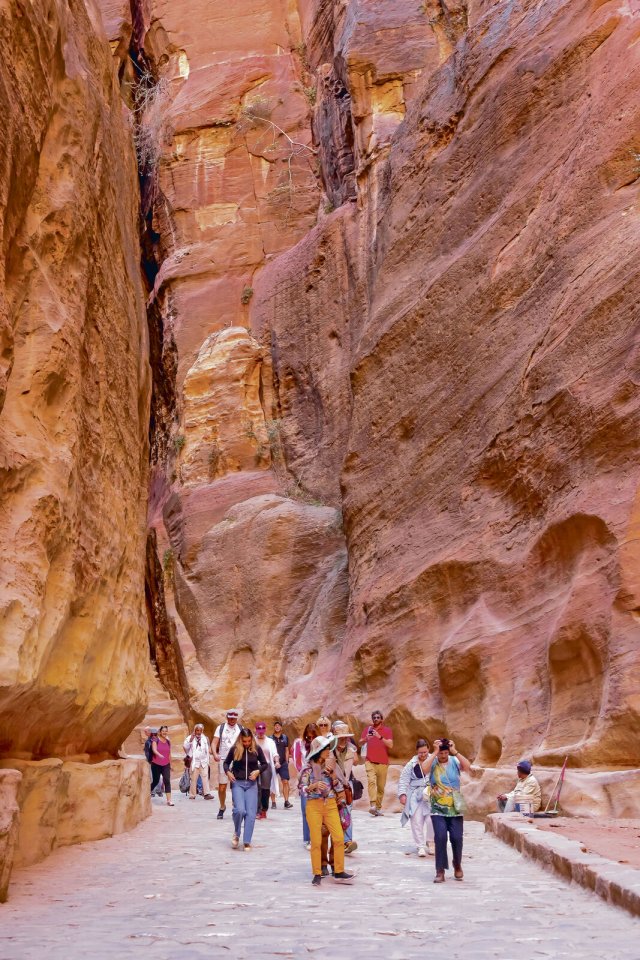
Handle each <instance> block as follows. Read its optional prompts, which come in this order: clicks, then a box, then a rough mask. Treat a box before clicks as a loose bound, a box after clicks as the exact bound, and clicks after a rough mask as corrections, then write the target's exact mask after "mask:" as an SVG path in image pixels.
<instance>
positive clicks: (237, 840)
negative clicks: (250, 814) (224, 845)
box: [231, 833, 240, 850]
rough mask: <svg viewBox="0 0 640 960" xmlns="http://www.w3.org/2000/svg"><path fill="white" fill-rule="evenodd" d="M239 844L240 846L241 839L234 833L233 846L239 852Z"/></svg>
mask: <svg viewBox="0 0 640 960" xmlns="http://www.w3.org/2000/svg"><path fill="white" fill-rule="evenodd" d="M239 844H240V837H236V835H235V833H234V835H233V838H232V840H231V846H232V847H233V849H234V850H237V849H238V846H239Z"/></svg>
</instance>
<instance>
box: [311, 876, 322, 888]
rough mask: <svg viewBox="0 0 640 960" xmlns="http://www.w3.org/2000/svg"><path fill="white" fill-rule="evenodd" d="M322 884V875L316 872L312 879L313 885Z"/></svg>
mask: <svg viewBox="0 0 640 960" xmlns="http://www.w3.org/2000/svg"><path fill="white" fill-rule="evenodd" d="M321 884H322V877H321V876H320V874H316V876H315V877H314V878H313V880H312V881H311V886H312V887H319V886H320V885H321Z"/></svg>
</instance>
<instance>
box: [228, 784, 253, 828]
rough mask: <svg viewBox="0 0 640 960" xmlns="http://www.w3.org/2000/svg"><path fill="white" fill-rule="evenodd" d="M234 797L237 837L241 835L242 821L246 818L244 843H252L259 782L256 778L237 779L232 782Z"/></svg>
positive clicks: (234, 825) (234, 824) (234, 818)
mask: <svg viewBox="0 0 640 960" xmlns="http://www.w3.org/2000/svg"><path fill="white" fill-rule="evenodd" d="M231 796H232V798H233V830H234V833H235V835H236V837H239V836H240V829H241V827H242V821H243V820H244V832H243V836H242V842H243V843H251V838H252V836H253V828H254V826H255V823H256V814H257V812H258V784H257V783H256V781H255V780H236V781H235V783H232V784H231Z"/></svg>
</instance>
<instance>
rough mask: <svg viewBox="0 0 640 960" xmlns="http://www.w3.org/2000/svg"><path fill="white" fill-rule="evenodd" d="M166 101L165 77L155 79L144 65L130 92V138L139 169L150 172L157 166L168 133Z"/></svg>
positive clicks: (166, 83) (167, 83) (167, 84)
mask: <svg viewBox="0 0 640 960" xmlns="http://www.w3.org/2000/svg"><path fill="white" fill-rule="evenodd" d="M168 102H169V81H168V80H167V78H166V77H160V78H159V79H156V77H154V76H153V74H152V73H151V72H150V71H149V70H147V69H144V70H142V71H141V72H139V73H138V76H137V82H136V87H135V90H134V95H133V112H134V128H133V142H134V144H135V148H136V156H137V158H138V166H139V167H140V170H141V172H142V173H145V174H149V173H151V172H152V171H153V170H154V169H155V168H156V166H157V164H158V161H159V160H160V155H161V153H162V145H163V143H164V142H165V141H166V140H167V139H168V137H169V130H168V125H167V105H168Z"/></svg>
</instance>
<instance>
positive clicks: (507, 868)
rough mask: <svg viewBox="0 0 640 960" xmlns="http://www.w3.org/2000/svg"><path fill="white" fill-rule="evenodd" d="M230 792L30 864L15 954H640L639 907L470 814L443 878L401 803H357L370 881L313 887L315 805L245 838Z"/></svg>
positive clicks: (531, 957) (278, 814)
mask: <svg viewBox="0 0 640 960" xmlns="http://www.w3.org/2000/svg"><path fill="white" fill-rule="evenodd" d="M216 812H217V803H215V802H208V803H207V802H204V801H203V800H197V801H187V800H185V799H183V798H182V797H180V796H178V797H176V806H175V807H173V808H169V807H167V806H165V805H164V804H163V803H162V801H160V800H154V811H153V816H152V817H151V819H149V820H147V821H146V822H144V823H142V824H140V825H139V826H138V827H137V828H136V829H135V830H134V831H132V832H131V833H128V834H122V835H120V836H118V837H113V838H111V839H109V840H102V841H100V842H98V843H87V844H81V845H78V846H74V847H67V848H65V849H62V850H59V851H57V852H56V853H54V854H53V856H51V857H50V858H49V859H48V860H46V861H44V862H43V863H41V864H38V865H36V866H34V867H31V868H28V869H24V870H20V871H17V872H16V873H15V875H14V882H13V885H12V888H11V893H10V899H9V901H8V903H6V904H5V905H4V906H1V907H0V958H1V960H62V958H64V960H70V958H71V960H75V958H82V960H84V958H87V960H102V958H105V960H106V958H109V960H112V958H113V957H117V958H119V960H121V958H124V960H128V958H132V960H137V958H140V960H143V958H144V960H165V958H166V960H170V958H171V960H198V958H200V957H203V958H204V957H206V958H207V960H212V958H213V960H217V958H219V957H233V958H234V960H245V958H246V960H266V958H269V960H270V958H275V957H278V958H279V957H293V958H298V957H300V958H305V957H317V958H327V960H378V958H379V960H418V958H420V960H424V958H425V957H431V956H433V957H438V958H440V957H442V958H444V960H463V958H464V960H496V958H498V960H541V958H550V960H565V958H567V960H569V958H570V960H576V958H580V960H602V957H605V956H606V957H613V958H615V960H638V957H640V949H639V947H638V942H639V938H638V931H639V929H640V927H639V925H638V923H637V921H636V920H634V919H633V918H632V917H631V916H628V915H627V914H626V913H625V912H624V911H621V910H617V909H615V908H614V907H611V906H609V905H607V904H605V903H603V902H602V901H601V900H599V899H598V898H597V897H595V896H593V895H591V894H589V893H587V892H586V891H584V890H582V889H581V888H578V887H575V886H570V885H568V884H566V883H565V882H564V881H562V880H560V879H559V878H556V877H555V876H553V875H551V874H549V873H546V872H544V871H543V870H541V869H540V868H539V867H537V866H536V865H535V864H534V863H532V862H530V861H528V860H524V859H522V858H521V857H520V855H519V854H518V853H516V852H515V851H514V850H513V849H512V848H511V847H509V846H506V845H504V844H502V843H501V842H500V841H498V840H496V839H494V838H493V837H491V836H489V835H487V834H485V833H484V830H483V826H482V824H480V823H467V824H466V828H465V857H464V867H465V881H464V882H463V883H456V882H454V881H453V879H452V878H451V874H449V875H448V880H447V882H446V883H445V884H442V885H440V886H434V885H433V883H432V879H433V873H434V866H433V859H432V858H428V859H419V858H418V857H417V856H416V851H415V848H414V847H413V846H412V844H411V838H410V834H409V830H408V828H406V829H404V830H402V829H401V828H400V825H399V819H398V817H397V816H385V817H384V818H379V819H373V818H371V817H369V816H368V814H367V813H362V812H360V811H358V812H357V813H356V815H355V818H354V826H355V836H356V839H357V840H358V842H359V844H360V849H359V850H358V852H357V853H356V854H354V856H352V857H350V858H348V860H347V863H348V864H349V867H351V868H357V870H358V877H357V882H356V884H354V885H353V886H349V887H345V886H339V885H338V884H335V883H334V882H333V881H332V880H330V879H326V880H323V883H322V887H321V888H320V889H319V890H316V889H314V888H312V887H311V884H310V879H311V871H310V862H309V854H308V853H307V851H306V850H305V849H304V847H303V845H302V836H301V822H300V811H299V808H298V804H297V801H296V806H295V808H294V809H293V810H283V809H282V808H281V809H279V810H277V811H270V813H269V818H268V819H267V820H266V821H265V822H262V823H258V824H257V825H256V833H255V835H254V843H255V846H254V849H253V850H252V851H251V852H250V853H249V852H247V853H244V852H242V851H234V850H232V849H231V846H230V840H231V832H232V830H231V823H230V821H229V819H227V818H225V820H223V821H216V820H215V814H216Z"/></svg>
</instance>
